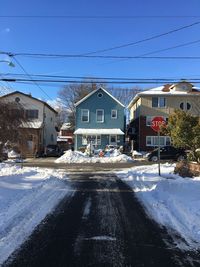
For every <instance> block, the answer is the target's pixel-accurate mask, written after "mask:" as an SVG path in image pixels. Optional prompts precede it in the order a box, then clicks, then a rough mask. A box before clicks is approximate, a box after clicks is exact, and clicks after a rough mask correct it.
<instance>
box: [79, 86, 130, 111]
mask: <svg viewBox="0 0 200 267" xmlns="http://www.w3.org/2000/svg"><path fill="white" fill-rule="evenodd" d="M99 90H102V91H104V92H105V93H106V94H107V95H109V96H110V97H111V98H112V99H114V100H115V101H116V102H117V103H118V104H120V105H121V106H122V107H125V106H124V105H123V104H122V103H121V102H120V101H119V100H117V99H116V98H115V97H114V96H112V95H111V94H110V93H108V92H107V91H106V90H105V89H104V88H102V87H100V88H98V89H96V90H94V91H92V92H91V93H89V94H88V95H86V96H85V97H83V98H82V99H81V100H79V101H78V102H77V103H76V104H75V107H77V106H78V105H79V104H81V103H82V102H83V101H85V100H86V99H87V98H88V97H90V96H92V95H93V94H94V93H96V92H97V91H99Z"/></svg>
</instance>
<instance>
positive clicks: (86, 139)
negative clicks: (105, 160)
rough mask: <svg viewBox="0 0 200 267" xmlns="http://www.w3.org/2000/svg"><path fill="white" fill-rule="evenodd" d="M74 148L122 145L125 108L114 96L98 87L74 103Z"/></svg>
mask: <svg viewBox="0 0 200 267" xmlns="http://www.w3.org/2000/svg"><path fill="white" fill-rule="evenodd" d="M75 106H76V128H75V132H74V135H75V150H79V149H80V147H85V146H87V144H88V143H90V142H91V143H92V144H93V145H94V146H95V148H97V149H99V148H101V149H104V148H105V147H106V145H117V146H122V145H124V138H125V137H124V129H125V110H124V108H125V107H124V105H122V104H121V103H120V102H119V101H118V100H117V99H116V98H115V97H113V96H112V95H111V94H110V93H108V92H107V91H106V90H105V89H103V88H99V89H96V90H94V91H92V92H91V93H89V94H88V95H87V96H85V97H84V98H82V99H81V100H80V101H79V102H77V103H76V105H75Z"/></svg>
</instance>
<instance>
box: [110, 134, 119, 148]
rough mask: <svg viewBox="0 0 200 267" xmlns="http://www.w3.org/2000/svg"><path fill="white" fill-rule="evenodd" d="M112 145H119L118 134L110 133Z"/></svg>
mask: <svg viewBox="0 0 200 267" xmlns="http://www.w3.org/2000/svg"><path fill="white" fill-rule="evenodd" d="M110 145H113V146H116V145H117V135H110Z"/></svg>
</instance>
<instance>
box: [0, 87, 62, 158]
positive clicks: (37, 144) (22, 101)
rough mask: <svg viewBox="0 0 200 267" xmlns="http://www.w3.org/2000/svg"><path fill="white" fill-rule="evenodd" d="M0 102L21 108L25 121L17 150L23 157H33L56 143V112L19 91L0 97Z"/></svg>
mask: <svg viewBox="0 0 200 267" xmlns="http://www.w3.org/2000/svg"><path fill="white" fill-rule="evenodd" d="M0 101H6V102H15V103H18V104H19V105H20V106H22V108H23V112H24V117H25V121H24V122H23V123H22V125H21V129H20V131H22V132H23V133H24V135H23V136H24V140H19V148H20V150H21V153H22V154H23V155H24V156H30V157H31V156H34V155H35V154H36V153H40V152H42V151H44V149H45V147H46V146H47V145H49V144H56V143H57V132H56V128H55V127H56V116H57V112H56V111H55V110H54V109H53V108H52V107H51V106H49V105H48V104H47V103H46V102H44V101H42V100H39V99H37V98H35V97H32V96H31V95H30V94H25V93H22V92H19V91H15V92H12V93H9V94H7V95H4V96H2V97H0Z"/></svg>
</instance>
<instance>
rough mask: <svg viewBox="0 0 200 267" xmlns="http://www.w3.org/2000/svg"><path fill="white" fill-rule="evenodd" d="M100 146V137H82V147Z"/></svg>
mask: <svg viewBox="0 0 200 267" xmlns="http://www.w3.org/2000/svg"><path fill="white" fill-rule="evenodd" d="M89 143H91V144H93V145H101V135H82V145H87V144H89Z"/></svg>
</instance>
